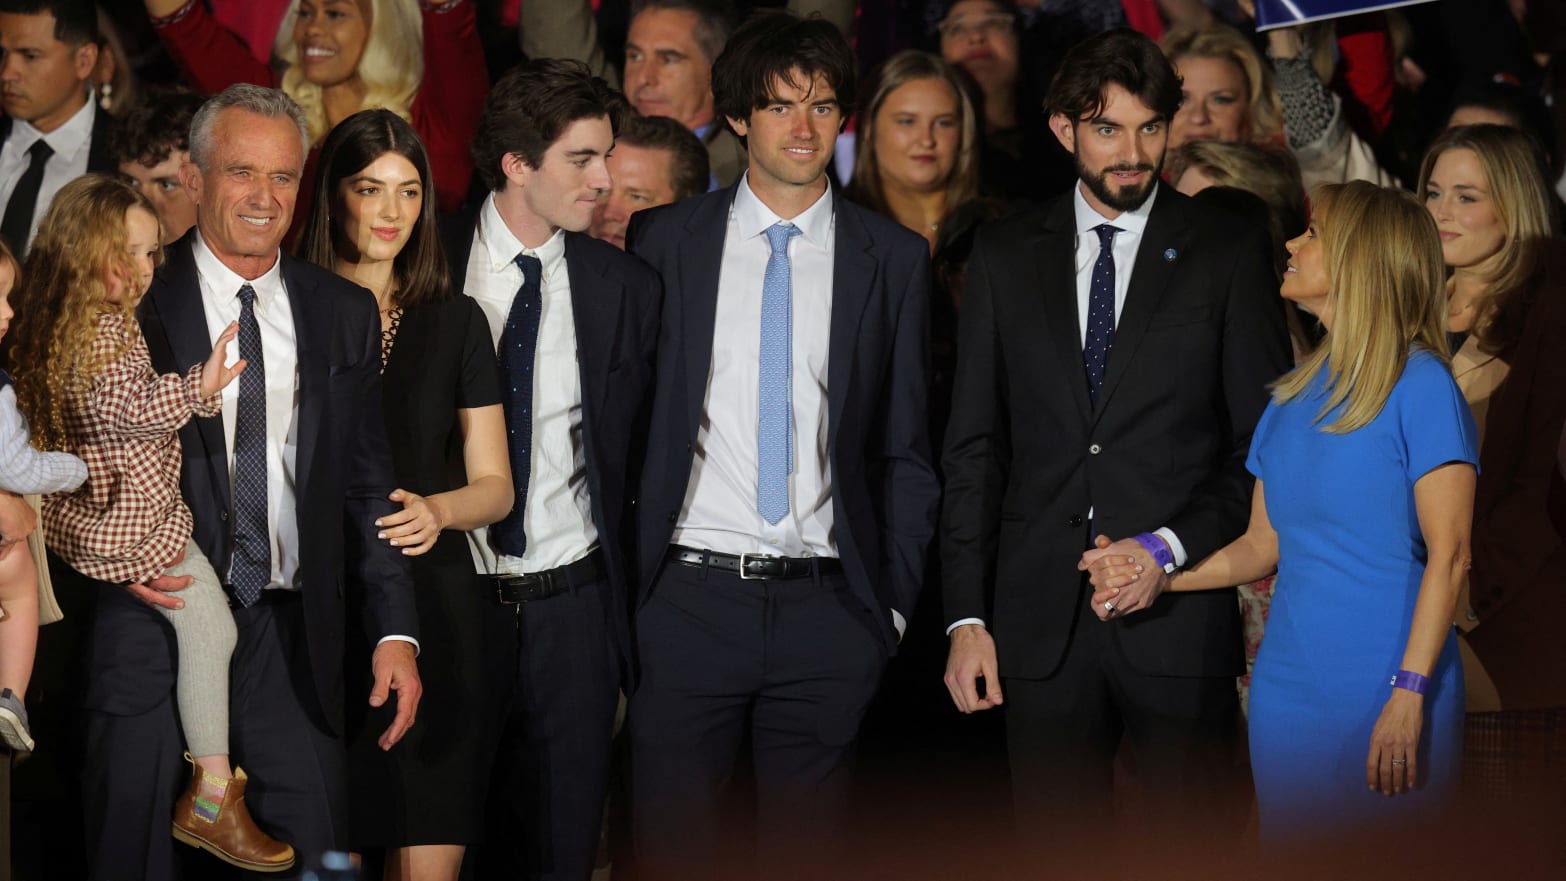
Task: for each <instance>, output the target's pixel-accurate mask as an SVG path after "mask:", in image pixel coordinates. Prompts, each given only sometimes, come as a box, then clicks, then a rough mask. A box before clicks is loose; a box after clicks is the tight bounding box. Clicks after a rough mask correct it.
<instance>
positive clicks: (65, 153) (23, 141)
mask: <svg viewBox="0 0 1566 881" xmlns="http://www.w3.org/2000/svg"><path fill="white" fill-rule="evenodd" d="M97 106H98V104H97V102H96V101H95V100H93V95H92V93H91V92H88V93H87V100H86V101H85V102H84V103H83V104H82V106H81V107H79V108H77V110H76V112H75V113H73V114H71V118H70V119H67V120H66V121H65V124H64V125H61V126H60V127H59V128H57V129H55V130H54V131H52V132H49V133H48V134H44V133H43V132H41V131H39V130H38V129H36V128H34V127H33V124H32V123H30V122H26V121H24V120H20V119H15V120H12V122H11V126H12V127H11V137H10V142H11V143H12V144H14V145H15V148H16V150H17V152H18V153H26V152H27V151H28V150H29V149H31V148H32V146H33V143H34V142H35V141H37V140H39V139H42V140H43V141H45V142H46V143H48V145H49V149H51V150H53V151H54V155H55V156H58V157H60V160H61V161H63V162H70V161H71V160H72V159H74V158H76V154H77V153H79V152H81V151H82V150H84V149H86V148H87V145H88V144H89V143H90V142H91V141H92V122H93V117H94V115H95V114H96V112H97V111H96V109H95V108H96V107H97Z"/></svg>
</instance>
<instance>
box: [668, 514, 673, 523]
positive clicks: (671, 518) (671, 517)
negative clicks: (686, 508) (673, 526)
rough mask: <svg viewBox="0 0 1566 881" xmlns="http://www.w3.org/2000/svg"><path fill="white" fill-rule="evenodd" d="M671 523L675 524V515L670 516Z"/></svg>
mask: <svg viewBox="0 0 1566 881" xmlns="http://www.w3.org/2000/svg"><path fill="white" fill-rule="evenodd" d="M669 522H670V523H673V522H674V515H673V514H670V515H669Z"/></svg>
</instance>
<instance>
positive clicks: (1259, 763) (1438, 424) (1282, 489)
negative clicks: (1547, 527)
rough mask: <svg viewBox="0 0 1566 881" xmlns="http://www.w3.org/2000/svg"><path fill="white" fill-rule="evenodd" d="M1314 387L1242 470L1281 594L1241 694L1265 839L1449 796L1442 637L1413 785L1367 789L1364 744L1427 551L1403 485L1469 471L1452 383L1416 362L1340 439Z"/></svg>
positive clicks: (1398, 650)
mask: <svg viewBox="0 0 1566 881" xmlns="http://www.w3.org/2000/svg"><path fill="white" fill-rule="evenodd" d="M1324 402H1325V397H1324V395H1323V393H1322V386H1321V383H1320V382H1319V381H1318V383H1317V385H1316V386H1315V387H1314V388H1313V389H1311V390H1310V391H1309V392H1308V393H1306V394H1304V395H1301V396H1300V397H1297V398H1296V399H1294V400H1293V401H1290V402H1289V403H1287V404H1283V405H1281V406H1280V405H1279V404H1278V403H1277V402H1276V401H1275V402H1273V403H1272V404H1270V405H1269V406H1268V407H1267V411H1266V412H1265V413H1264V414H1263V415H1262V418H1261V421H1260V422H1259V423H1257V426H1256V433H1255V436H1254V438H1253V440H1252V441H1251V452H1250V457H1249V459H1248V460H1247V462H1246V467H1247V468H1248V469H1249V470H1250V471H1251V473H1252V474H1255V475H1256V477H1257V478H1258V479H1259V480H1261V481H1262V484H1263V486H1264V487H1265V491H1266V498H1267V516H1268V518H1269V519H1270V520H1271V521H1272V525H1273V528H1274V529H1275V530H1277V533H1278V581H1277V588H1276V592H1275V594H1274V596H1273V601H1272V610H1271V612H1270V614H1269V615H1268V619H1267V630H1266V634H1265V637H1264V638H1263V640H1262V645H1261V650H1260V652H1259V654H1258V655H1257V658H1256V669H1255V671H1254V673H1253V675H1252V679H1251V703H1250V747H1251V767H1252V770H1253V772H1254V774H1255V779H1256V796H1257V805H1258V809H1259V815H1260V821H1261V835H1262V839H1263V840H1264V841H1266V842H1269V843H1287V842H1291V841H1292V842H1298V841H1303V840H1309V839H1312V838H1319V837H1321V836H1323V835H1331V834H1332V833H1333V832H1334V830H1343V829H1348V830H1354V831H1358V832H1363V831H1365V830H1366V829H1367V827H1373V826H1375V825H1376V824H1379V823H1381V822H1386V821H1397V820H1399V819H1405V818H1408V817H1410V816H1412V815H1417V814H1418V813H1419V812H1422V811H1426V810H1428V809H1430V808H1432V807H1435V806H1437V805H1438V804H1440V803H1441V802H1442V800H1443V796H1445V795H1447V794H1450V793H1451V792H1452V791H1453V789H1454V788H1455V786H1456V783H1457V776H1458V769H1459V763H1460V759H1461V754H1462V735H1463V671H1462V662H1461V661H1460V660H1459V658H1458V653H1457V637H1456V634H1455V632H1454V633H1452V634H1449V635H1448V637H1447V641H1446V645H1445V647H1444V648H1443V649H1442V651H1441V657H1440V660H1439V661H1438V662H1437V664H1436V668H1435V670H1434V673H1433V675H1432V676H1431V677H1430V680H1431V681H1430V689H1429V691H1428V692H1427V693H1426V695H1425V723H1424V727H1423V729H1422V734H1421V743H1420V747H1419V752H1418V762H1419V765H1418V773H1419V778H1420V780H1421V783H1420V784H1419V789H1418V790H1417V791H1415V792H1414V793H1412V794H1404V795H1400V796H1397V797H1394V798H1388V797H1386V796H1384V795H1378V794H1375V793H1373V792H1371V791H1370V790H1369V789H1368V788H1367V786H1366V783H1365V759H1366V757H1367V756H1368V754H1369V751H1370V732H1371V729H1372V728H1373V727H1374V726H1375V724H1376V719H1377V718H1378V717H1379V716H1380V715H1381V709H1382V707H1383V706H1384V705H1385V704H1386V701H1387V698H1388V697H1389V696H1390V695H1391V686H1390V685H1389V683H1390V681H1391V679H1392V677H1393V675H1395V674H1396V673H1397V671H1398V669H1399V668H1400V667H1401V664H1402V659H1403V651H1404V649H1405V648H1406V647H1407V643H1408V632H1409V627H1410V625H1411V623H1412V621H1413V616H1414V601H1415V599H1416V598H1417V597H1418V595H1419V582H1420V579H1421V577H1422V576H1423V574H1424V568H1425V559H1426V551H1425V544H1424V540H1423V538H1422V537H1421V534H1420V530H1419V519H1418V516H1417V513H1416V510H1415V507H1414V482H1415V481H1417V480H1418V479H1419V478H1420V477H1422V476H1424V475H1425V474H1426V473H1427V472H1429V471H1431V470H1432V469H1434V468H1436V467H1438V466H1440V465H1443V464H1445V463H1448V462H1469V463H1473V464H1475V465H1476V467H1477V463H1478V452H1479V451H1478V441H1477V437H1478V434H1477V432H1476V430H1475V428H1474V421H1473V416H1472V415H1471V414H1470V412H1469V409H1468V405H1467V403H1466V402H1465V401H1464V400H1463V396H1462V393H1461V392H1460V391H1459V390H1458V388H1457V383H1456V382H1455V381H1454V380H1453V379H1452V374H1451V371H1450V370H1448V369H1447V367H1446V366H1445V365H1443V364H1442V363H1441V362H1440V360H1438V359H1437V358H1435V357H1433V356H1431V355H1430V354H1429V353H1427V352H1424V351H1421V350H1416V351H1414V352H1413V353H1412V354H1411V355H1410V357H1409V359H1408V363H1407V366H1406V367H1405V368H1404V370H1403V375H1402V377H1401V378H1399V380H1398V382H1397V385H1396V386H1395V387H1394V389H1393V391H1392V394H1391V396H1390V397H1389V398H1388V400H1387V402H1386V405H1385V406H1384V407H1383V408H1382V410H1381V412H1380V413H1379V414H1377V416H1376V418H1375V419H1374V420H1372V421H1371V422H1370V424H1369V425H1366V426H1365V427H1363V428H1361V429H1359V430H1358V431H1354V432H1350V433H1348V434H1328V433H1327V432H1325V431H1322V430H1321V428H1320V426H1321V425H1326V424H1329V423H1330V422H1331V421H1332V419H1333V418H1335V416H1336V413H1335V412H1334V413H1332V414H1329V415H1328V416H1327V417H1326V418H1325V419H1322V420H1320V421H1319V422H1318V421H1317V419H1316V416H1317V414H1318V413H1319V412H1320V410H1321V407H1322V405H1323V403H1324Z"/></svg>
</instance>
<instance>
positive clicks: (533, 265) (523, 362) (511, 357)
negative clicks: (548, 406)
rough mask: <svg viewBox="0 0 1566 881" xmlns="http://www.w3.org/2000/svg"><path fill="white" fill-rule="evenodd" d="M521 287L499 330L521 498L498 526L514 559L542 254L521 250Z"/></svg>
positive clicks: (500, 545) (521, 539) (528, 451)
mask: <svg viewBox="0 0 1566 881" xmlns="http://www.w3.org/2000/svg"><path fill="white" fill-rule="evenodd" d="M516 264H517V268H518V269H520V270H522V289H521V290H519V291H517V296H516V299H514V300H512V301H511V312H510V314H509V315H507V316H506V327H505V329H504V330H502V331H501V333H500V377H501V381H502V382H503V383H504V384H505V390H504V391H503V392H502V394H501V397H500V400H501V403H502V404H503V405H504V406H503V408H502V409H504V411H505V414H506V447H507V448H508V449H509V450H510V453H511V482H512V485H513V486H514V487H515V488H516V501H515V502H514V503H513V504H512V506H511V513H509V514H507V515H506V516H505V519H503V520H501V521H500V522H499V523H496V524H495V526H494V529H493V533H492V534H493V535H494V537H495V547H496V548H497V549H499V551H500V552H501V553H502V554H505V555H507V556H509V557H520V556H522V554H523V553H524V552H526V551H527V533H526V532H524V531H523V528H522V514H523V512H524V511H525V510H526V509H527V483H528V477H529V475H530V473H531V471H532V467H533V460H532V447H533V361H534V358H535V356H536V355H537V353H538V322H539V317H540V313H542V312H543V309H544V298H543V290H542V285H541V283H540V282H541V281H542V279H543V273H544V264H543V263H542V262H540V261H539V259H538V258H537V257H531V256H528V255H527V254H525V253H523V254H518V255H517V259H516Z"/></svg>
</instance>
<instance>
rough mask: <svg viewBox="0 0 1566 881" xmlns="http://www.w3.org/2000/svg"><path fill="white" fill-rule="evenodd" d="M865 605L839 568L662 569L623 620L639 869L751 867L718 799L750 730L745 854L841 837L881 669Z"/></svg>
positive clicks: (725, 793)
mask: <svg viewBox="0 0 1566 881" xmlns="http://www.w3.org/2000/svg"><path fill="white" fill-rule="evenodd" d="M871 616H872V613H871V611H870V610H868V609H865V608H864V606H863V604H862V603H860V602H859V601H858V600H857V599H855V598H854V597H853V596H852V594H851V593H850V591H849V587H848V582H847V580H846V579H845V578H844V577H843V576H841V575H819V574H817V575H815V576H813V577H810V578H800V579H792V580H776V581H746V580H742V579H740V578H739V577H738V576H737V575H730V574H727V573H722V572H719V571H716V570H711V569H701V568H696V567H690V566H685V565H682V564H678V563H668V564H665V565H664V567H663V570H662V571H661V573H660V574H659V576H658V578H657V581H656V583H655V584H654V586H653V589H652V594H651V596H650V597H649V598H648V599H647V601H646V602H645V604H644V605H643V606H642V608H641V609H640V611H639V612H638V614H637V617H636V633H637V653H638V660H639V662H640V672H641V677H640V680H639V681H638V684H637V688H636V692H635V693H634V694H633V695H632V696H631V701H630V735H631V818H632V819H631V822H632V827H633V844H634V846H635V851H636V857H637V863H638V867H639V870H640V874H641V875H642V876H645V877H655V878H682V879H685V878H697V877H753V876H754V875H753V873H752V872H751V870H750V868H749V867H748V866H746V865H745V864H746V863H748V862H750V860H751V859H752V856H751V854H749V853H748V852H747V851H748V850H749V847H747V845H748V844H749V843H750V836H749V835H747V834H745V833H746V827H747V826H749V822H746V820H747V819H748V818H749V815H750V814H751V812H750V811H748V810H741V811H738V812H732V811H730V810H729V807H730V805H731V803H732V797H731V796H732V788H731V787H730V783H731V781H732V779H733V778H734V777H735V775H736V770H737V768H738V767H739V766H740V765H741V764H742V755H741V751H742V748H743V746H744V745H745V744H746V743H747V741H748V743H749V746H750V754H749V759H750V765H751V767H752V768H753V770H754V781H753V783H754V797H755V811H754V845H755V848H756V854H755V858H756V859H757V865H759V866H762V867H766V868H767V869H768V870H769V871H776V870H779V869H781V868H783V867H784V866H788V865H790V864H797V863H798V862H799V861H800V859H801V858H804V859H807V860H809V859H811V858H814V857H821V856H827V855H829V853H830V851H831V850H832V848H833V844H834V842H835V841H837V840H838V839H840V838H841V836H843V834H844V832H845V826H846V820H847V812H848V801H849V795H850V792H849V785H848V784H849V766H850V759H851V753H852V745H853V742H854V739H855V737H856V735H857V733H858V729H859V723H860V720H861V719H862V717H863V716H864V712H865V708H866V706H867V705H868V704H869V703H870V699H871V697H872V696H873V695H874V693H875V689H876V686H877V684H878V682H879V680H880V677H881V673H882V671H883V669H884V668H885V666H886V652H885V650H884V648H883V647H882V643H881V642H880V640H879V639H878V637H877V635H876V633H875V623H874V622H875V619H874V618H872V617H871ZM742 786H743V784H742ZM736 817H738V818H743V819H738V820H737V819H736ZM732 861H738V865H737V866H736V865H734V864H732Z"/></svg>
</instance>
